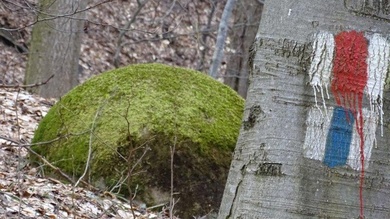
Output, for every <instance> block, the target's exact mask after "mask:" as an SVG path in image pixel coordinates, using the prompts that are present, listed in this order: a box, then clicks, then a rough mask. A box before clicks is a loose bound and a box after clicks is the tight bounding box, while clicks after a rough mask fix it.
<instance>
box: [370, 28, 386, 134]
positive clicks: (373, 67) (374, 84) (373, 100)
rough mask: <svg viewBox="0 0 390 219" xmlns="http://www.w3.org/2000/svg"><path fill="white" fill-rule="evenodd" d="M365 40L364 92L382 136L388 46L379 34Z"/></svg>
mask: <svg viewBox="0 0 390 219" xmlns="http://www.w3.org/2000/svg"><path fill="white" fill-rule="evenodd" d="M367 38H368V40H369V46H368V58H367V65H368V69H367V71H368V80H367V85H366V89H365V90H364V91H365V93H366V94H367V95H368V98H369V99H370V104H371V110H372V111H375V112H377V114H378V116H379V118H380V124H381V134H382V136H383V87H384V85H385V79H386V75H387V71H388V67H389V59H390V44H389V42H388V41H387V40H386V38H384V37H382V36H381V35H380V34H373V35H371V36H368V37H367Z"/></svg>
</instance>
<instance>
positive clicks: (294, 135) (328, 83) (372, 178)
mask: <svg viewBox="0 0 390 219" xmlns="http://www.w3.org/2000/svg"><path fill="white" fill-rule="evenodd" d="M389 6H390V3H387V1H380V0H373V1H364V0H356V1H352V0H344V1H323V0H310V1H309V0H296V1H288V0H274V1H266V2H265V7H264V11H263V16H262V20H261V24H260V28H259V33H258V36H259V40H258V42H257V47H258V50H257V53H256V57H255V62H254V63H255V65H254V70H253V74H254V75H253V83H251V84H250V87H249V91H248V97H247V101H246V107H245V112H244V119H243V126H242V129H241V133H240V137H239V139H238V143H237V146H236V150H235V153H234V157H233V161H232V164H231V169H230V172H229V177H228V180H227V184H226V188H225V192H224V195H223V200H222V204H221V208H220V211H219V216H218V218H221V219H222V218H362V217H363V215H364V217H365V218H390V207H389V206H390V195H389V192H390V187H389V185H390V166H389V165H390V161H389V157H390V156H389V155H390V152H389V147H388V142H389V140H390V135H389V131H390V130H389V129H390V126H389V125H390V124H389V123H390V119H389V118H390V103H389V98H390V92H389V89H388V83H389V82H388V81H387V82H386V75H387V71H388V65H389V57H390V55H389V53H390V46H389V45H390V44H389V42H388V41H387V40H386V34H387V33H389V31H390V26H389V25H388V21H389V20H390V16H389V14H390V10H389V8H390V7H389ZM385 82H386V83H387V84H386V85H385ZM384 85H385V86H384ZM313 88H314V89H313ZM314 94H315V95H314ZM328 95H329V98H328ZM382 109H383V112H384V114H383V117H382V113H381V111H382ZM381 121H382V122H383V125H381ZM382 128H383V136H382V135H381V132H382V131H381V129H382Z"/></svg>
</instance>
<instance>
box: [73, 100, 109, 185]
mask: <svg viewBox="0 0 390 219" xmlns="http://www.w3.org/2000/svg"><path fill="white" fill-rule="evenodd" d="M107 101H108V99H106V100H105V101H104V103H103V105H101V106H100V107H99V109H98V110H97V111H96V113H95V117H94V118H93V121H92V125H91V133H90V135H89V144H88V157H87V163H86V164H85V169H84V172H83V174H82V175H81V176H80V178H79V179H78V180H77V182H76V183H75V184H74V186H78V184H79V183H80V181H81V180H82V179H83V178H84V177H85V175H87V172H88V169H89V165H90V162H91V155H92V140H93V136H94V134H93V132H94V130H95V127H96V120H97V118H98V116H99V115H100V113H101V111H102V109H103V107H104V106H105V105H106V104H107Z"/></svg>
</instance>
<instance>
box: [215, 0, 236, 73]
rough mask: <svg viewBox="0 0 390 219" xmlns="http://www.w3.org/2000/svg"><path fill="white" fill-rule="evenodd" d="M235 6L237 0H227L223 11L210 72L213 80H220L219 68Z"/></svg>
mask: <svg viewBox="0 0 390 219" xmlns="http://www.w3.org/2000/svg"><path fill="white" fill-rule="evenodd" d="M235 4H236V1H235V0H227V2H226V5H225V8H224V9H223V13H222V17H221V21H220V22H219V28H218V35H217V42H216V43H215V50H214V54H213V58H212V60H211V66H210V70H209V75H210V76H211V77H213V78H218V68H219V66H220V65H221V60H222V56H223V49H224V47H225V40H226V36H227V31H228V22H229V19H230V16H231V14H232V11H233V8H234V5H235Z"/></svg>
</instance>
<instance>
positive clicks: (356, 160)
mask: <svg viewBox="0 0 390 219" xmlns="http://www.w3.org/2000/svg"><path fill="white" fill-rule="evenodd" d="M327 111H328V112H329V114H330V115H332V114H333V107H329V108H328V109H327ZM363 118H364V126H363V133H364V157H365V159H364V160H365V163H364V168H365V169H366V168H368V166H369V161H370V157H371V150H372V148H373V146H374V144H375V132H376V125H377V115H376V114H375V113H374V112H372V111H371V110H367V109H365V108H364V109H363ZM306 125H307V130H306V136H305V143H304V145H303V151H304V152H303V153H304V156H305V157H306V158H309V159H314V160H319V161H323V160H324V156H325V147H326V139H327V135H328V131H329V127H330V120H329V119H327V117H325V116H324V115H323V114H322V112H321V110H319V109H318V108H316V107H312V108H311V109H310V111H309V112H308V117H307V120H306ZM347 165H348V166H350V167H351V168H352V169H354V170H360V169H361V161H360V138H359V135H358V133H357V129H356V123H355V125H354V127H353V134H352V141H351V146H350V151H349V155H348V159H347Z"/></svg>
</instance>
